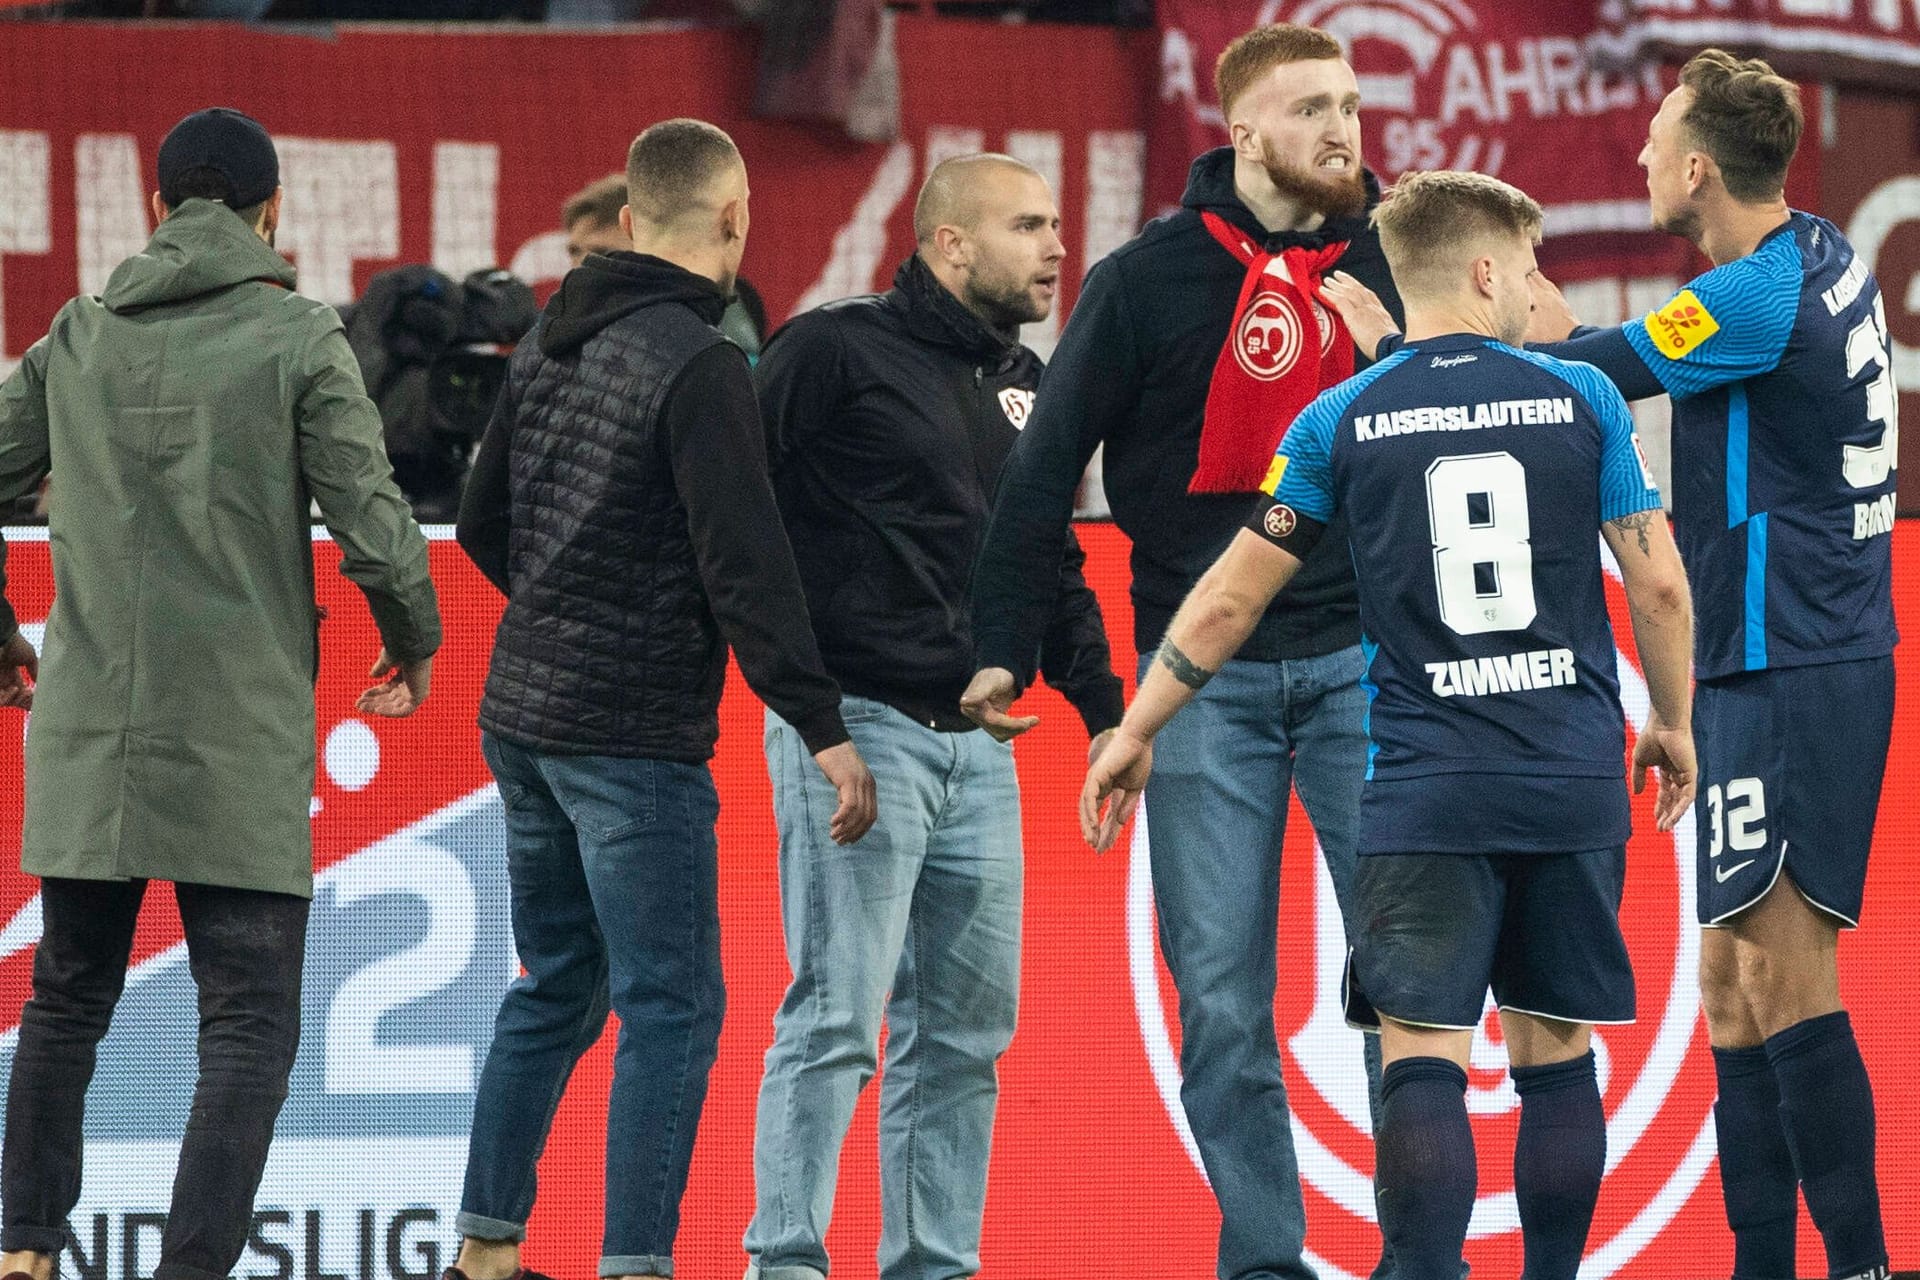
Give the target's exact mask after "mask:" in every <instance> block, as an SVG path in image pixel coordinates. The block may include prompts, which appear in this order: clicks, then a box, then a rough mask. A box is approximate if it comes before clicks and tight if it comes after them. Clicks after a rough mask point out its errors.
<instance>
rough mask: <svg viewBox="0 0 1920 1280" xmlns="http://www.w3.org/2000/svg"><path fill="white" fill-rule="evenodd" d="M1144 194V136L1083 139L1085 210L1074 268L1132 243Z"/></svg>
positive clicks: (1124, 133)
mask: <svg viewBox="0 0 1920 1280" xmlns="http://www.w3.org/2000/svg"><path fill="white" fill-rule="evenodd" d="M1146 190H1147V135H1146V134H1144V133H1141V132H1140V131H1139V130H1137V129H1113V130H1109V129H1096V130H1094V131H1093V132H1092V133H1090V134H1088V135H1087V207H1086V212H1085V213H1084V215H1083V216H1082V218H1081V226H1082V227H1084V228H1085V232H1084V238H1083V239H1082V240H1081V242H1080V269H1081V271H1082V272H1085V271H1089V270H1092V268H1093V264H1094V263H1096V262H1098V261H1100V259H1102V258H1104V257H1106V256H1107V255H1108V254H1109V253H1112V252H1113V251H1114V250H1115V249H1118V248H1119V247H1120V246H1121V245H1123V244H1125V243H1126V242H1127V241H1129V240H1131V239H1133V234H1134V232H1136V231H1138V230H1139V229H1140V204H1141V202H1142V201H1143V200H1144V199H1146Z"/></svg>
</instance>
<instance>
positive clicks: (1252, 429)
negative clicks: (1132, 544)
mask: <svg viewBox="0 0 1920 1280" xmlns="http://www.w3.org/2000/svg"><path fill="white" fill-rule="evenodd" d="M1200 219H1201V221H1202V222H1204V223H1205V224H1206V227H1207V230H1208V232H1209V233H1211V234H1212V236H1213V238H1214V239H1215V240H1218V241H1219V242H1220V244H1221V245H1222V246H1224V247H1225V248H1226V250H1227V251H1228V252H1229V253H1231V254H1233V256H1234V257H1236V258H1238V259H1240V261H1242V262H1244V263H1246V264H1247V278H1246V281H1245V283H1243V284H1242V285H1241V286H1240V300H1239V302H1238V303H1237V304H1235V306H1234V309H1233V325H1232V327H1231V328H1229V329H1228V330H1227V342H1226V345H1225V346H1224V347H1222V348H1221V351H1220V358H1219V359H1218V360H1217V361H1215V363H1214V366H1213V380H1212V382H1211V383H1209V384H1208V387H1207V411H1206V417H1205V419H1204V420H1203V421H1202V423H1201V427H1200V462H1199V465H1198V466H1197V467H1195V468H1194V472H1193V480H1192V481H1191V482H1190V483H1189V484H1188V485H1187V492H1188V493H1252V492H1253V491H1254V490H1256V489H1258V488H1259V487H1260V482H1261V481H1262V480H1263V479H1265V478H1266V474H1267V468H1268V467H1269V466H1270V465H1271V464H1272V462H1273V453H1274V450H1275V449H1277V448H1279V447H1280V440H1281V437H1283V436H1285V435H1286V433H1287V428H1288V427H1289V426H1291V425H1292V424H1293V420H1294V418H1295V417H1297V416H1298V415H1299V413H1300V411H1301V410H1302V409H1304V408H1306V407H1307V404H1308V403H1309V402H1310V401H1311V400H1312V399H1313V398H1314V397H1315V396H1317V395H1319V394H1320V392H1321V391H1323V390H1325V389H1326V388H1328V387H1330V386H1333V385H1334V384H1335V383H1337V382H1341V381H1344V380H1345V379H1347V378H1350V377H1352V376H1353V336H1352V335H1351V334H1349V333H1348V332H1347V326H1346V322H1345V321H1343V320H1342V319H1341V318H1340V315H1339V313H1338V312H1336V311H1332V310H1329V309H1328V308H1327V307H1324V306H1322V305H1321V304H1320V302H1319V301H1318V300H1317V299H1316V298H1315V296H1314V295H1315V294H1317V293H1318V292H1319V290H1320V279H1321V277H1322V276H1323V275H1324V274H1325V273H1326V272H1327V271H1329V270H1330V269H1332V267H1333V264H1334V263H1335V262H1337V261H1338V260H1339V258H1340V255H1341V254H1343V253H1345V252H1346V250H1347V242H1346V241H1345V240H1339V241H1335V242H1334V243H1332V244H1329V245H1327V246H1325V247H1324V248H1320V249H1283V250H1281V251H1280V252H1279V253H1277V254H1274V253H1267V252H1265V251H1263V250H1262V249H1260V247H1259V246H1257V245H1256V244H1254V242H1253V241H1252V240H1251V239H1249V238H1248V237H1247V236H1246V235H1245V234H1244V233H1243V232H1241V231H1239V230H1236V229H1235V228H1234V227H1233V226H1232V225H1231V224H1229V223H1228V222H1227V221H1226V220H1225V219H1224V218H1221V217H1220V216H1219V215H1217V214H1213V213H1202V214H1201V215H1200Z"/></svg>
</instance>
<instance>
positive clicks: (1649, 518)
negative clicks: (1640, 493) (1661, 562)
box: [1607, 511, 1663, 556]
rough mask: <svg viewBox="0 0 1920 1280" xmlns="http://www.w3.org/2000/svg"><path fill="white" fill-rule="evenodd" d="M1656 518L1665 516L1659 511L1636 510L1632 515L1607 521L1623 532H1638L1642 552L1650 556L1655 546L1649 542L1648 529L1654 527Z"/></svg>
mask: <svg viewBox="0 0 1920 1280" xmlns="http://www.w3.org/2000/svg"><path fill="white" fill-rule="evenodd" d="M1656 518H1663V517H1661V516H1660V513H1659V512H1658V511H1636V512H1634V513H1633V514H1632V515H1630V516H1621V517H1620V518H1619V519H1617V520H1609V521H1607V523H1608V524H1610V525H1612V526H1613V527H1614V528H1616V529H1618V530H1619V531H1620V532H1622V533H1626V532H1627V531H1628V530H1632V531H1633V532H1634V533H1636V534H1638V535H1639V537H1640V554H1641V555H1643V556H1650V555H1652V554H1653V548H1652V547H1651V546H1649V545H1648V543H1647V530H1648V529H1650V528H1652V527H1653V522H1654V520H1655V519H1656Z"/></svg>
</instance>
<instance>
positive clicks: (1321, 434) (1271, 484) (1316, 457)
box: [1261, 366, 1377, 524]
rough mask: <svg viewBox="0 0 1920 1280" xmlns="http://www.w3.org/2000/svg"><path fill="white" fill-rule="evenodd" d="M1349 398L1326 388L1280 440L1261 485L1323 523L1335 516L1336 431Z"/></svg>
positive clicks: (1296, 508) (1277, 497) (1278, 497)
mask: <svg viewBox="0 0 1920 1280" xmlns="http://www.w3.org/2000/svg"><path fill="white" fill-rule="evenodd" d="M1376 367H1377V366H1376ZM1338 389H1339V388H1335V389H1334V390H1338ZM1348 398H1350V397H1344V396H1343V397H1339V398H1337V399H1336V398H1335V397H1334V395H1333V392H1332V391H1323V392H1321V393H1320V395H1319V396H1318V397H1317V398H1315V400H1314V401H1313V403H1312V404H1310V405H1308V406H1307V407H1306V408H1305V409H1303V410H1301V412H1300V416H1299V417H1297V418H1295V419H1294V420H1293V425H1292V426H1291V427H1288V428H1287V434H1286V438H1285V439H1283V440H1281V441H1280V448H1279V449H1278V450H1277V451H1276V452H1275V453H1274V455H1273V466H1272V467H1271V468H1270V469H1269V470H1268V472H1267V482H1266V483H1265V484H1263V485H1262V486H1261V488H1263V489H1265V490H1266V491H1267V493H1268V494H1269V495H1271V496H1272V498H1273V500H1274V501H1276V502H1280V503H1284V504H1286V505H1287V506H1289V507H1292V508H1293V509H1294V510H1295V511H1297V512H1299V513H1300V514H1301V515H1303V516H1306V517H1307V518H1308V519H1310V520H1318V521H1319V522H1320V523H1321V524H1326V523H1327V522H1328V521H1330V520H1332V519H1333V508H1334V505H1335V504H1334V494H1333V432H1334V428H1335V427H1336V426H1337V425H1338V424H1339V421H1340V416H1341V415H1340V410H1341V408H1342V407H1344V405H1345V402H1346V400H1347V399H1348Z"/></svg>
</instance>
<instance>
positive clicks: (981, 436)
mask: <svg viewBox="0 0 1920 1280" xmlns="http://www.w3.org/2000/svg"><path fill="white" fill-rule="evenodd" d="M1040 368H1041V366H1040V358H1039V357H1038V356H1036V355H1034V354H1033V352H1031V351H1029V350H1027V349H1026V348H1025V347H1023V346H1021V345H1020V342H1019V339H1018V338H1017V337H1016V336H1014V335H1011V334H1003V333H998V332H996V331H994V330H993V329H991V328H989V327H988V325H987V324H986V323H985V322H984V321H982V320H981V319H980V318H979V317H978V316H976V315H975V314H974V313H973V312H972V311H970V310H968V309H967V307H966V306H965V305H964V304H962V303H961V302H960V300H959V299H958V298H956V297H955V296H954V295H953V294H952V293H951V292H950V291H948V289H947V288H946V287H945V286H944V285H942V284H941V283H940V282H939V281H938V280H937V279H935V278H934V275H933V272H932V271H930V270H929V269H928V268H927V265H926V264H925V263H924V262H922V261H921V260H920V258H919V256H918V255H915V256H913V257H910V258H908V259H907V260H906V262H905V263H904V264H903V265H902V266H901V267H900V269H899V271H898V272H896V273H895V275H894V284H893V288H892V289H890V290H888V291H887V292H886V293H879V294H868V295H865V296H862V297H856V298H846V299H842V300H841V301H838V302H831V303H828V304H827V305H826V306H823V307H817V308H815V309H814V310H812V311H809V312H807V313H805V314H804V315H800V316H797V317H795V318H794V320H793V321H792V322H791V323H789V324H788V325H787V326H786V327H785V328H783V329H782V330H780V332H779V333H777V334H775V335H774V337H773V340H772V341H771V342H769V343H768V344H767V350H766V354H765V355H764V356H763V357H762V358H761V361H760V363H759V364H758V365H757V366H756V367H755V368H754V371H753V377H754V386H755V387H756V388H757V389H758V391H759V394H760V404H761V410H762V412H763V413H764V414H765V415H766V418H767V426H768V432H769V434H770V436H771V437H772V440H773V477H774V492H775V494H776V495H777V496H778V498H779V500H780V513H781V515H782V516H783V517H784V518H785V520H786V525H787V532H788V534H789V535H790V536H791V538H792V539H793V548H794V555H795V557H796V559H797V560H798V562H799V566H800V579H801V582H802V583H803V584H805V587H806V592H807V603H808V606H809V608H810V609H811V611H812V614H813V626H814V632H815V634H816V636H817V637H818V639H819V642H820V652H821V656H822V657H823V658H824V659H825V661H826V664H827V670H828V671H829V672H831V673H832V675H833V677H834V679H836V680H838V681H839V682H840V685H841V687H842V688H844V689H845V690H846V691H847V692H849V693H854V694H859V695H861V696H863V697H868V698H873V699H875V700H876V701H879V702H885V703H887V704H888V705H889V706H891V707H893V708H895V709H896V710H898V711H901V712H903V713H904V714H906V715H908V716H910V717H912V718H913V719H915V720H918V721H920V722H921V723H922V724H925V725H927V726H929V727H931V728H934V729H938V730H942V731H949V732H951V731H964V730H969V729H972V728H973V724H972V722H971V721H969V720H967V719H966V718H965V717H963V716H962V715H961V714H960V694H961V691H962V690H964V689H965V688H966V686H967V682H968V681H969V680H970V679H971V678H972V676H973V673H974V670H975V655H974V645H973V628H972V624H971V617H970V613H969V608H968V591H969V589H970V588H971V585H972V578H973V562H974V556H975V555H976V553H977V552H978V551H979V547H980V539H981V536H982V535H983V534H984V533H985V532H986V526H987V510H988V507H989V504H990V503H991V501H992V498H993V491H994V485H995V484H996V483H997V482H998V480H999V476H1000V466H1001V463H1002V462H1003V461H1004V460H1005V459H1006V456H1007V451H1008V450H1009V449H1011V448H1013V442H1014V440H1015V439H1016V438H1017V437H1018V435H1019V431H1020V425H1021V424H1022V423H1024V422H1025V421H1026V420H1027V412H1028V409H1029V407H1030V406H1031V405H1032V403H1033V390H1034V387H1035V386H1036V385H1037V384H1038V383H1039V381H1040ZM1053 551H1054V554H1053V567H1052V577H1051V579H1050V581H1049V583H1048V585H1047V590H1046V592H1045V594H1044V597H1043V598H1041V599H1038V600H1036V601H1035V603H1034V609H1035V612H1036V615H1037V616H1036V619H1035V622H1036V631H1037V638H1036V640H1035V642H1034V645H1035V650H1036V654H1037V657H1038V661H1039V665H1040V669H1041V672H1042V674H1044V675H1045V676H1046V679H1047V683H1048V684H1050V685H1052V686H1053V687H1054V688H1055V689H1058V690H1059V691H1060V692H1061V694H1063V695H1064V696H1065V697H1066V699H1067V700H1068V701H1069V702H1071V703H1072V704H1073V706H1074V709H1075V710H1076V711H1078V712H1079V714H1080V718H1081V721H1082V723H1084V724H1085V725H1086V727H1087V732H1088V733H1089V734H1097V733H1100V732H1101V731H1102V730H1105V729H1110V728H1112V727H1113V726H1114V725H1116V724H1118V723H1119V722H1120V715H1121V712H1122V711H1123V710H1124V706H1123V704H1122V701H1121V687H1120V680H1119V678H1118V677H1117V676H1115V675H1114V674H1113V668H1112V658H1111V655H1110V653H1109V650H1108V646H1107V633H1106V627H1105V625H1104V624H1103V623H1102V621H1101V618H1100V603H1099V601H1098V600H1097V599H1096V598H1095V597H1094V594H1093V592H1092V590H1091V589H1089V588H1088V586H1087V584H1086V580H1085V578H1083V577H1082V576H1081V565H1082V564H1084V563H1085V560H1086V556H1085V554H1084V553H1083V552H1082V551H1081V550H1080V544H1079V543H1078V542H1076V541H1075V540H1074V539H1073V537H1072V535H1071V534H1069V533H1067V532H1066V531H1065V530H1064V529H1057V530H1055V531H1054V544H1053Z"/></svg>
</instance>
